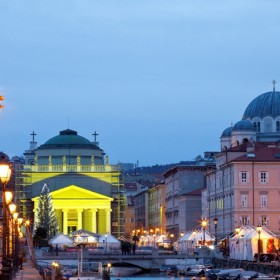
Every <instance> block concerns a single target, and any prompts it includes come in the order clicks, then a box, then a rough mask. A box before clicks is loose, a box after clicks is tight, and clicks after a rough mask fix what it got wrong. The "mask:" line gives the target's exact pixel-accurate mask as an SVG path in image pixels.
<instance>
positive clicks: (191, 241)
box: [178, 230, 215, 254]
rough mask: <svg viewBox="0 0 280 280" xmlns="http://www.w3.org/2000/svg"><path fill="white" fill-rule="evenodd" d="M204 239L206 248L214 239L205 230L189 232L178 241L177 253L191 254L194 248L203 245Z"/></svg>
mask: <svg viewBox="0 0 280 280" xmlns="http://www.w3.org/2000/svg"><path fill="white" fill-rule="evenodd" d="M204 239H205V245H206V246H210V245H212V244H213V243H214V241H215V237H214V236H212V235H211V234H210V233H209V232H208V231H207V230H205V231H204V230H199V231H193V232H191V231H189V232H187V233H186V234H185V235H184V236H182V237H181V238H180V239H179V240H178V252H179V253H181V254H184V253H187V254H193V251H194V249H195V248H198V247H201V246H202V245H203V241H204Z"/></svg>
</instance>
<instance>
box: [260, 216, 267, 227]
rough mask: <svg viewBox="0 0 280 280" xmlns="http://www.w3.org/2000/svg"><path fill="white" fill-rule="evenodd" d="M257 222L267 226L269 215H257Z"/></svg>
mask: <svg viewBox="0 0 280 280" xmlns="http://www.w3.org/2000/svg"><path fill="white" fill-rule="evenodd" d="M259 224H260V225H261V226H269V217H268V216H261V217H259Z"/></svg>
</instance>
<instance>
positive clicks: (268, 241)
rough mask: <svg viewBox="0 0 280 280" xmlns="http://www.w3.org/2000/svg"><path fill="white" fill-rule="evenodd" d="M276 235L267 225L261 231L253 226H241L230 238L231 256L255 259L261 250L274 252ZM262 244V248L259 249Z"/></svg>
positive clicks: (233, 257)
mask: <svg viewBox="0 0 280 280" xmlns="http://www.w3.org/2000/svg"><path fill="white" fill-rule="evenodd" d="M275 240H276V236H275V234H274V233H272V232H271V231H270V230H269V229H267V228H266V227H262V228H261V231H260V232H258V229H257V228H256V227H253V226H246V227H241V228H239V231H238V232H236V233H234V234H233V235H232V236H231V237H230V239H229V243H230V244H229V246H230V248H229V249H230V257H231V258H232V259H238V260H249V261H253V260H254V256H255V255H256V254H257V253H259V250H260V252H262V253H271V252H273V248H274V247H275V246H274V242H275ZM259 241H260V242H261V244H260V245H259ZM259 246H261V249H259Z"/></svg>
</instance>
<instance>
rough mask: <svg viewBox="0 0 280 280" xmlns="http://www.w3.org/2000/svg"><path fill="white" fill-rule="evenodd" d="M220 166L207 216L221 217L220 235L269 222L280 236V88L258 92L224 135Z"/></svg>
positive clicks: (209, 177)
mask: <svg viewBox="0 0 280 280" xmlns="http://www.w3.org/2000/svg"><path fill="white" fill-rule="evenodd" d="M220 146H221V151H220V152H219V153H218V154H217V155H216V156H215V160H216V167H215V169H213V170H209V171H208V172H207V173H206V185H207V187H206V189H205V191H204V192H203V197H204V199H203V209H204V213H203V214H204V216H205V217H207V218H208V219H209V229H210V231H211V233H214V232H215V226H214V223H213V222H212V221H213V220H214V219H217V220H218V226H217V228H216V229H217V234H218V238H222V237H224V236H229V235H230V234H232V233H233V232H234V231H235V229H236V228H237V227H240V226H259V225H260V226H265V227H267V228H268V229H269V230H271V231H272V232H274V233H275V234H280V227H279V225H280V171H279V170H280V92H279V91H275V82H274V83H273V90H272V91H270V92H266V93H263V94H260V95H259V96H257V97H256V98H255V99H254V100H252V101H251V102H250V103H249V105H248V106H247V107H246V109H245V111H244V114H243V117H242V120H240V121H238V122H237V123H236V124H235V125H233V126H231V127H228V128H226V129H225V130H224V131H223V133H222V135H221V137H220Z"/></svg>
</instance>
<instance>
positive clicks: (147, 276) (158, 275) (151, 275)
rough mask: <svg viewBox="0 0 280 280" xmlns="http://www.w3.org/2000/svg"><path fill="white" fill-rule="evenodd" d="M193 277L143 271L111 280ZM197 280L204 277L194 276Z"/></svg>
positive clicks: (186, 278) (180, 279) (161, 279)
mask: <svg viewBox="0 0 280 280" xmlns="http://www.w3.org/2000/svg"><path fill="white" fill-rule="evenodd" d="M193 278H195V277H187V276H171V275H167V274H164V273H144V274H142V273H141V274H137V275H133V276H128V277H112V276H111V280H133V279H135V280H147V279H154V280H192V279H193ZM196 279H197V280H199V279H205V278H199V277H196Z"/></svg>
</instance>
